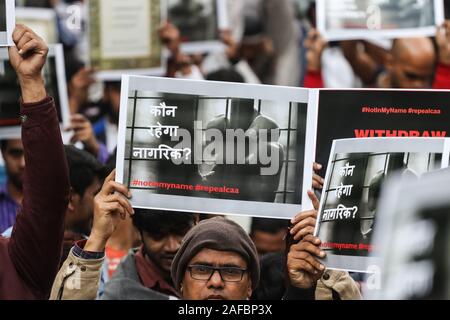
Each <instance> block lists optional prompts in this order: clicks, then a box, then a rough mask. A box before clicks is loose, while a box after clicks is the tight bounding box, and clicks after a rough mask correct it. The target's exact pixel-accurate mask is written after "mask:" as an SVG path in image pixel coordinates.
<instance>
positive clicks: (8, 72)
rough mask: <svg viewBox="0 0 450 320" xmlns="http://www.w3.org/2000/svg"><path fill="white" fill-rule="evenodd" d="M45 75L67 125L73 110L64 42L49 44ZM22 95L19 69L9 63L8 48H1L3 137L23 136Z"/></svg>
mask: <svg viewBox="0 0 450 320" xmlns="http://www.w3.org/2000/svg"><path fill="white" fill-rule="evenodd" d="M43 75H44V81H45V87H46V90H47V94H48V95H49V96H51V97H53V98H54V99H55V105H56V107H57V112H58V117H59V120H60V123H61V126H67V125H68V124H69V121H70V119H69V118H70V112H69V99H68V96H67V85H66V74H65V67H64V54H63V48H62V45H61V44H57V45H51V46H50V47H49V53H48V56H47V62H46V64H45V66H44V74H43ZM20 97H21V89H20V85H19V82H18V79H17V75H16V72H15V71H14V69H13V67H12V66H11V64H10V63H9V57H8V50H7V49H6V48H3V49H0V137H1V138H2V139H18V138H20V137H21V128H20V125H21V121H20V118H19V115H20V103H19V101H20Z"/></svg>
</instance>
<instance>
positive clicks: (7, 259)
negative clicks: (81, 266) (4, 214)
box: [0, 98, 70, 300]
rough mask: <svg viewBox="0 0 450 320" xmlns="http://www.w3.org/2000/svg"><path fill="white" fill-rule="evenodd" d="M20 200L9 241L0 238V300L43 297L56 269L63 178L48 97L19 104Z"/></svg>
mask: <svg viewBox="0 0 450 320" xmlns="http://www.w3.org/2000/svg"><path fill="white" fill-rule="evenodd" d="M21 114H22V121H23V124H22V142H23V146H24V150H25V162H26V164H27V165H26V168H25V174H24V181H23V192H24V198H23V203H22V208H21V209H20V211H19V214H18V216H17V220H16V223H15V225H14V230H13V233H12V236H11V239H9V240H6V239H4V238H1V237H0V300H5V299H7V300H15V299H27V300H28V299H47V298H48V296H49V294H50V289H51V287H52V284H53V280H54V279H55V276H56V273H57V271H58V266H59V260H60V256H61V247H62V240H63V234H64V214H65V212H66V208H67V204H68V201H69V188H70V186H69V178H68V169H67V162H66V157H65V154H64V149H63V143H62V139H61V132H60V128H59V121H58V116H57V113H56V108H55V104H54V101H53V99H51V98H46V99H45V100H43V101H41V102H38V103H34V104H26V105H22V106H21Z"/></svg>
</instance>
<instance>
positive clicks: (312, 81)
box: [303, 64, 450, 89]
mask: <svg viewBox="0 0 450 320" xmlns="http://www.w3.org/2000/svg"><path fill="white" fill-rule="evenodd" d="M303 86H304V87H305V88H323V87H324V83H323V78H322V74H321V73H320V72H310V71H308V72H307V74H306V76H305V81H304V84H303ZM433 89H450V66H446V65H443V64H439V65H438V67H437V68H436V75H435V77H434V82H433Z"/></svg>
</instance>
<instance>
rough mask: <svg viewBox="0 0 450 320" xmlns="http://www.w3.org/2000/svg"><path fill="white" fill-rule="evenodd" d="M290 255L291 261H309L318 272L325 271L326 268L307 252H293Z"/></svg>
mask: <svg viewBox="0 0 450 320" xmlns="http://www.w3.org/2000/svg"><path fill="white" fill-rule="evenodd" d="M289 254H290V258H291V259H296V260H304V261H307V262H308V263H309V264H310V265H311V266H312V267H313V268H314V269H315V270H317V271H323V270H325V266H324V265H323V264H321V263H320V262H319V261H318V260H317V259H316V258H314V257H313V256H312V255H311V254H309V253H308V252H306V251H292V252H290V253H289Z"/></svg>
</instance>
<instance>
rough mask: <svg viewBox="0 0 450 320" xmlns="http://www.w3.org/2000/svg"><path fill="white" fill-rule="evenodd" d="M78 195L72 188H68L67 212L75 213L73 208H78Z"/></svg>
mask: <svg viewBox="0 0 450 320" xmlns="http://www.w3.org/2000/svg"><path fill="white" fill-rule="evenodd" d="M80 200H81V199H80V195H79V194H77V193H76V192H75V191H74V190H73V188H70V194H69V205H68V209H69V211H71V212H73V211H75V208H76V207H77V206H78V204H79V203H80Z"/></svg>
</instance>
